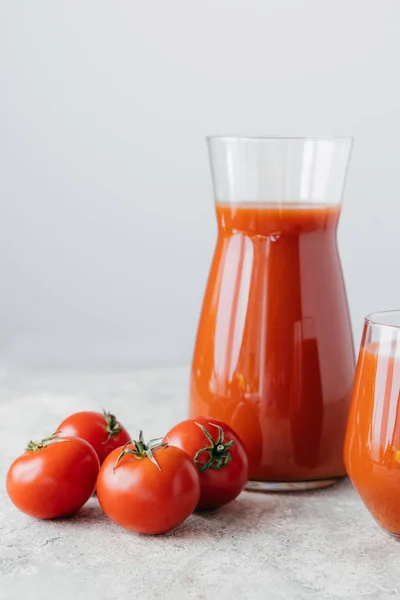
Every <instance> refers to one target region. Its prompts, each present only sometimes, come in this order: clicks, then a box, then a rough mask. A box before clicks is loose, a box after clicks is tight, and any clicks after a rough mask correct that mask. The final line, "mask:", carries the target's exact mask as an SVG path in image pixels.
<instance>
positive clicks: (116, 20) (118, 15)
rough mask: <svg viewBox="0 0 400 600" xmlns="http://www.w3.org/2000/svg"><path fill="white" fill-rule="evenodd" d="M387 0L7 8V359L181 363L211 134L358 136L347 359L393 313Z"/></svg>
mask: <svg viewBox="0 0 400 600" xmlns="http://www.w3.org/2000/svg"><path fill="white" fill-rule="evenodd" d="M399 63H400V2H399V1H398V0H392V1H388V0H371V1H368V0H335V1H333V0H332V1H324V0H292V1H290V0H275V1H271V0H201V1H196V2H194V1H192V0H158V1H152V0H140V1H136V0H124V1H120V0H107V1H104V0H90V1H88V0H68V1H67V2H57V1H55V0H47V1H46V0H35V1H32V0H26V1H22V0H2V1H1V2H0V364H3V365H5V366H28V365H33V366H53V367H61V366H63V367H77V366H81V367H83V368H95V367H103V366H105V365H108V366H119V365H130V366H139V365H159V364H175V363H176V364H178V363H187V362H189V361H190V358H191V352H192V346H193V340H194V335H195V331H196V324H197V318H198V314H199V310H200V306H201V300H202V294H203V290H204V286H205V281H206V276H207V272H208V267H209V263H210V259H211V256H212V251H213V244H214V239H215V233H216V229H215V223H214V213H213V199H212V190H211V182H210V176H209V171H208V163H207V153H206V148H205V144H204V140H203V138H204V136H206V135H208V134H215V133H223V134H226V133H228V134H253V135H257V134H260V135H307V134H308V135H321V134H325V135H329V134H332V135H335V134H336V135H353V136H354V137H355V138H356V143H355V147H354V151H353V156H352V163H351V168H350V173H349V178H348V184H347V188H346V194H345V206H344V210H343V214H342V220H341V224H340V233H339V243H340V249H341V255H342V260H343V267H344V273H345V277H346V281H347V287H348V294H349V301H350V309H351V314H352V319H353V324H354V331H355V336H356V344H358V342H359V336H360V331H361V326H362V320H363V317H364V315H365V314H366V313H367V312H370V311H372V310H377V309H385V308H391V307H398V308H400V233H399V232H400V218H399V217H400V147H399V140H400V118H399V117H400V84H399V80H400V76H399Z"/></svg>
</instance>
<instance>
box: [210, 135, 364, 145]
mask: <svg viewBox="0 0 400 600" xmlns="http://www.w3.org/2000/svg"><path fill="white" fill-rule="evenodd" d="M206 140H207V141H208V142H212V141H217V140H218V141H225V142H232V141H236V142H241V141H243V142H245V141H249V142H251V141H265V142H280V141H302V142H306V141H310V142H324V141H328V142H350V143H353V142H354V137H353V136H351V135H338V136H335V135H320V136H318V135H317V136H304V137H303V136H285V135H283V136H279V135H278V136H268V135H207V136H206Z"/></svg>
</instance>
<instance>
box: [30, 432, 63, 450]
mask: <svg viewBox="0 0 400 600" xmlns="http://www.w3.org/2000/svg"><path fill="white" fill-rule="evenodd" d="M58 433H59V432H58V431H56V432H55V433H53V435H51V436H49V437H47V438H44V439H43V440H40V442H33V441H32V440H31V441H30V442H28V445H27V447H26V448H25V452H39V450H43V448H46V447H47V446H50V444H57V443H59V442H65V440H64V439H63V438H60V437H58Z"/></svg>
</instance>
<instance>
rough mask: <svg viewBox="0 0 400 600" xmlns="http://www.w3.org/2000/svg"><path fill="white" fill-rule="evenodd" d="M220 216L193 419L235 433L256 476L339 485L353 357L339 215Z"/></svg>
mask: <svg viewBox="0 0 400 600" xmlns="http://www.w3.org/2000/svg"><path fill="white" fill-rule="evenodd" d="M216 214H217V223H218V239H217V244H216V249H215V253H214V258H213V261H212V265H211V270H210V274H209V279H208V285H207V288H206V292H205V297H204V301H203V308H202V312H201V316H200V322H199V327H198V333H197V340H196V345H195V351H194V357H193V364H192V373H191V401H190V414H191V416H193V417H194V416H196V415H204V416H212V417H214V418H216V419H220V420H222V421H225V422H226V423H228V424H229V425H230V426H231V427H232V428H233V429H234V430H235V431H236V432H237V433H238V434H239V436H240V437H241V438H242V440H243V442H244V444H245V446H246V448H247V451H248V454H249V459H250V479H253V480H259V481H288V482H290V481H305V480H316V479H327V478H331V477H340V476H343V475H344V474H345V469H344V465H343V459H342V454H343V452H342V446H343V440H344V433H345V426H346V419H347V414H348V406H349V400H350V394H351V388H352V383H353V375H354V363H355V359H354V348H353V341H352V333H351V327H350V320H349V313H348V306H347V299H346V292H345V287H344V282H343V276H342V270H341V265H340V258H339V255H338V251H337V243H336V230H337V225H338V220H339V216H340V206H327V205H315V204H300V203H298V204H293V205H282V204H262V205H248V204H243V205H224V204H217V205H216Z"/></svg>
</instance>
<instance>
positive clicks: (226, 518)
mask: <svg viewBox="0 0 400 600" xmlns="http://www.w3.org/2000/svg"><path fill="white" fill-rule="evenodd" d="M278 510H279V506H278V504H277V503H276V502H275V501H274V499H273V498H272V497H267V496H266V497H265V498H263V499H261V501H260V499H256V498H255V497H254V496H253V495H250V494H247V493H246V494H243V495H242V496H239V498H237V499H236V500H234V501H233V502H230V503H229V504H226V505H225V506H222V507H221V508H218V509H215V510H210V511H201V512H195V513H193V515H191V516H190V517H189V518H188V519H187V520H186V521H184V522H183V523H182V524H181V525H179V527H176V528H175V529H173V530H171V531H168V532H167V533H165V534H163V535H162V536H161V537H163V538H170V537H174V538H184V539H185V540H190V539H193V541H196V540H201V539H210V538H212V539H219V538H221V537H227V536H230V535H234V536H237V535H241V534H249V533H251V532H254V531H257V530H259V524H260V520H262V519H264V518H266V517H267V518H268V519H270V518H272V517H273V516H274V515H275V514H276V512H277V511H278Z"/></svg>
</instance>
